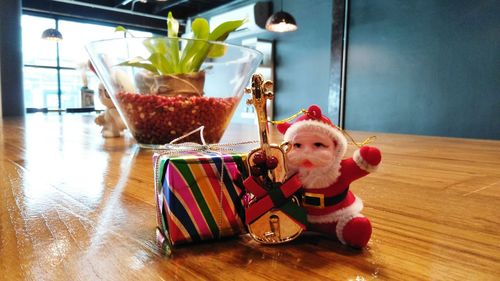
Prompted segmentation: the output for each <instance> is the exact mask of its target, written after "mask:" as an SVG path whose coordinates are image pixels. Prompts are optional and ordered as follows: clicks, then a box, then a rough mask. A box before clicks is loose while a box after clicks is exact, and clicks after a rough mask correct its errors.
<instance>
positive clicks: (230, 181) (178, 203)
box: [154, 152, 247, 250]
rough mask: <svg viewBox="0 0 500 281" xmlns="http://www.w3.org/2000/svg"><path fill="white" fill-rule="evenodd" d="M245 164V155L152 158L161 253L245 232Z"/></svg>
mask: <svg viewBox="0 0 500 281" xmlns="http://www.w3.org/2000/svg"><path fill="white" fill-rule="evenodd" d="M245 158H246V154H221V153H216V152H203V153H199V152H193V153H192V154H191V155H182V156H170V155H168V154H167V155H161V154H156V155H155V156H154V162H155V177H156V181H155V190H156V196H157V198H156V199H157V211H158V212H157V219H158V229H157V238H158V243H159V245H160V246H161V247H162V248H164V249H165V248H169V247H170V246H172V245H177V244H183V243H189V242H198V241H203V240H212V239H219V238H222V237H228V236H233V235H237V234H240V233H242V232H244V231H245V227H244V208H243V204H242V195H243V179H245V178H246V177H247V168H246V164H245ZM221 175H222V177H221ZM165 250H169V249H165Z"/></svg>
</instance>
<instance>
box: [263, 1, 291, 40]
mask: <svg viewBox="0 0 500 281" xmlns="http://www.w3.org/2000/svg"><path fill="white" fill-rule="evenodd" d="M266 29H267V30H269V31H272V32H289V31H295V30H297V23H296V21H295V19H294V18H293V16H292V15H290V14H289V13H287V12H284V11H283V0H281V11H279V12H277V13H274V14H272V15H271V16H270V17H269V18H268V19H267V22H266Z"/></svg>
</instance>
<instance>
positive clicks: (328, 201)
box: [302, 188, 349, 208]
mask: <svg viewBox="0 0 500 281" xmlns="http://www.w3.org/2000/svg"><path fill="white" fill-rule="evenodd" d="M348 192H349V188H346V189H345V190H344V191H342V193H340V194H337V195H335V196H327V197H325V195H324V194H321V193H311V192H304V194H302V205H303V206H305V207H314V208H324V207H330V206H333V205H336V204H338V203H340V202H342V200H344V199H345V197H346V196H347V193H348Z"/></svg>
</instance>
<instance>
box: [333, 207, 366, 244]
mask: <svg viewBox="0 0 500 281" xmlns="http://www.w3.org/2000/svg"><path fill="white" fill-rule="evenodd" d="M338 227H340V229H338V230H340V232H341V233H338V234H337V235H338V238H339V240H340V241H341V242H342V243H344V244H346V245H349V246H351V247H355V248H363V247H365V246H366V244H368V241H369V240H370V237H371V235H372V225H371V223H370V220H368V218H366V217H363V216H361V215H360V216H357V217H354V218H352V219H350V220H349V221H347V222H344V223H342V222H339V225H338ZM339 234H341V235H339Z"/></svg>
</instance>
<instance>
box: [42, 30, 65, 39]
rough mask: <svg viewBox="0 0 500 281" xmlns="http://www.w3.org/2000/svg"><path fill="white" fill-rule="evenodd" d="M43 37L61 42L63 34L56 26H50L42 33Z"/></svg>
mask: <svg viewBox="0 0 500 281" xmlns="http://www.w3.org/2000/svg"><path fill="white" fill-rule="evenodd" d="M42 39H45V40H49V41H55V42H60V41H62V40H63V36H62V34H61V32H59V30H57V29H54V28H49V29H46V30H45V31H44V32H43V33H42Z"/></svg>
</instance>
